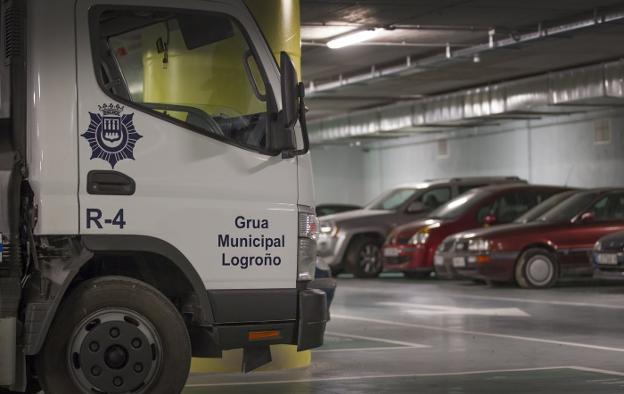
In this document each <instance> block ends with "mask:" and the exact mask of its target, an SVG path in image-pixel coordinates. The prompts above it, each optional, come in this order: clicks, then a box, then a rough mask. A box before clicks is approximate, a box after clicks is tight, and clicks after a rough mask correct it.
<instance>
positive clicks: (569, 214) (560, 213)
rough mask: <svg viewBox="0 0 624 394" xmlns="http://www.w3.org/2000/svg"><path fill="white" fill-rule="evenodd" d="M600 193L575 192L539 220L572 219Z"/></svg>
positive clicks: (556, 220) (561, 220)
mask: <svg viewBox="0 0 624 394" xmlns="http://www.w3.org/2000/svg"><path fill="white" fill-rule="evenodd" d="M598 194H599V193H598V192H584V193H579V194H575V195H574V196H572V197H570V198H568V199H567V200H565V201H564V202H562V203H561V204H559V205H557V206H555V207H554V208H552V209H551V210H550V211H548V212H546V213H545V214H543V215H542V216H540V217H539V219H537V220H539V221H542V222H564V221H569V220H572V218H574V216H576V215H578V213H579V212H580V211H581V210H583V209H584V208H586V207H587V206H588V205H589V204H590V203H591V202H592V201H593V200H594V199H595V198H596V196H598Z"/></svg>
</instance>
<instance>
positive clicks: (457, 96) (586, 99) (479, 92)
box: [308, 60, 624, 144]
mask: <svg viewBox="0 0 624 394" xmlns="http://www.w3.org/2000/svg"><path fill="white" fill-rule="evenodd" d="M621 104H624V60H620V61H615V62H609V63H601V64H597V65H593V66H588V67H582V68H576V69H571V70H564V71H558V72H553V73H548V74H543V75H539V76H536V77H531V78H525V79H520V80H515V81H509V82H503V83H498V84H491V85H486V86H482V87H479V88H474V89H467V90H462V91H458V92H455V93H451V94H444V95H439V96H431V97H425V98H422V99H419V100H412V101H406V102H402V103H398V104H392V105H389V106H385V107H380V108H376V109H368V110H363V111H357V112H352V113H347V114H345V115H340V116H335V117H332V118H328V119H323V120H320V121H311V122H309V125H308V128H309V130H310V141H311V142H312V143H315V144H323V143H329V142H332V141H339V140H345V139H353V138H364V137H372V136H380V137H383V136H387V135H388V134H389V133H396V132H403V133H414V132H418V131H432V130H437V131H439V130H444V129H452V128H462V127H463V128H467V127H468V128H469V127H472V126H475V125H479V124H483V123H487V122H491V121H495V120H497V119H505V118H508V119H512V118H514V119H515V118H518V117H522V118H530V117H531V116H532V115H534V116H539V117H545V116H557V115H559V116H562V115H569V114H571V113H572V112H570V106H571V105H575V106H579V105H580V106H592V107H594V108H601V107H602V108H608V107H610V106H613V105H621Z"/></svg>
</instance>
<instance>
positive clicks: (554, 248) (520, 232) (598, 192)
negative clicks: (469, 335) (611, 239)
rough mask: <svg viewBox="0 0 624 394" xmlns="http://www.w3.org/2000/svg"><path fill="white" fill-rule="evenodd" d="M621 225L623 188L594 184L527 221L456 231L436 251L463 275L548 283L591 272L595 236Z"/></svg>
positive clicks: (531, 285) (534, 284) (623, 226)
mask: <svg viewBox="0 0 624 394" xmlns="http://www.w3.org/2000/svg"><path fill="white" fill-rule="evenodd" d="M622 230H624V189H592V190H586V191H580V192H578V193H577V194H575V195H574V196H572V197H570V198H568V199H566V200H565V201H563V202H562V203H561V204H559V205H557V206H556V207H554V208H553V209H551V210H550V211H548V212H546V213H545V214H544V215H543V216H542V217H540V218H539V219H538V220H536V221H533V222H530V223H526V224H514V225H509V226H502V227H499V228H491V229H479V230H474V231H466V232H464V233H461V234H456V235H455V236H453V237H449V238H448V239H447V240H445V241H444V244H443V245H442V246H441V247H440V250H439V252H438V254H440V253H446V254H447V256H446V257H447V258H449V257H451V258H452V259H453V260H454V261H456V262H457V265H456V269H457V272H458V273H459V274H460V275H461V276H463V277H467V278H473V279H483V280H486V281H491V282H513V281H515V282H516V283H517V284H518V285H519V286H520V287H523V288H546V287H550V286H552V285H554V284H555V283H556V282H557V280H558V279H559V278H561V277H563V276H581V275H587V276H591V275H592V264H591V260H590V256H591V251H592V248H593V246H594V244H595V243H596V241H598V239H600V238H601V237H602V236H604V235H606V234H609V233H613V232H616V231H622ZM449 254H450V255H451V256H449ZM460 260H461V261H462V262H463V264H459V263H460Z"/></svg>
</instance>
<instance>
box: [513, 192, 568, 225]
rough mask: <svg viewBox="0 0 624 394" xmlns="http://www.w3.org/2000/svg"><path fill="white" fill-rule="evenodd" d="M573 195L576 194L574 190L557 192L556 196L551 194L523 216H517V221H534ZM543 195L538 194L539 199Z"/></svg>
mask: <svg viewBox="0 0 624 394" xmlns="http://www.w3.org/2000/svg"><path fill="white" fill-rule="evenodd" d="M572 195H574V192H572V191H570V192H563V193H559V194H555V195H554V196H551V197H549V198H547V199H546V200H544V201H543V202H541V203H540V204H538V205H537V206H535V207H533V208H531V209H530V210H528V211H527V212H526V213H524V214H523V215H522V216H520V217H519V218H517V219H516V220H515V222H517V223H528V222H532V221H534V220H536V219H538V218H539V217H541V216H542V215H543V214H545V213H546V212H548V211H550V210H551V209H553V208H554V207H556V206H557V205H559V204H561V203H562V202H563V201H565V200H567V199H568V198H570V197H571V196H572ZM543 197H544V196H543V195H541V194H538V199H539V198H543Z"/></svg>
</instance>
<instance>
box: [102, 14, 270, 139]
mask: <svg viewBox="0 0 624 394" xmlns="http://www.w3.org/2000/svg"><path fill="white" fill-rule="evenodd" d="M93 15H95V16H97V19H96V22H97V23H96V24H95V25H96V27H95V28H94V33H95V34H94V37H93V43H94V47H95V50H94V58H95V62H96V70H97V76H98V79H99V80H100V84H101V86H102V87H103V89H104V90H105V91H106V92H107V93H108V94H110V95H111V96H114V97H115V98H118V99H120V101H122V102H128V103H131V104H134V105H135V106H137V107H138V108H142V109H143V110H144V111H145V112H152V113H157V114H160V115H161V116H164V117H165V119H167V120H169V121H172V122H174V123H177V124H180V125H182V126H185V127H188V128H190V129H192V130H195V131H199V132H201V133H202V134H204V135H206V136H210V137H214V138H216V139H219V140H222V141H225V142H230V143H233V144H235V145H239V146H242V147H246V148H251V149H254V150H258V151H265V150H266V149H267V146H268V145H267V129H268V125H269V117H268V116H267V112H268V107H267V105H268V101H270V100H269V99H268V98H267V97H268V96H269V94H268V93H269V92H267V86H268V84H267V83H265V78H264V74H263V72H261V69H260V67H259V66H258V63H257V62H256V57H255V55H254V54H253V51H252V49H251V45H250V44H249V42H248V40H247V37H246V35H245V33H244V32H243V30H242V28H240V26H239V24H238V23H237V22H236V21H234V20H233V19H231V18H230V17H228V16H226V15H223V14H217V13H205V12H192V13H191V12H189V11H178V10H154V9H149V8H135V7H131V8H129V7H117V8H113V7H109V6H106V8H102V7H97V9H96V10H95V11H94V14H93Z"/></svg>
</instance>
